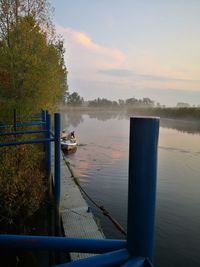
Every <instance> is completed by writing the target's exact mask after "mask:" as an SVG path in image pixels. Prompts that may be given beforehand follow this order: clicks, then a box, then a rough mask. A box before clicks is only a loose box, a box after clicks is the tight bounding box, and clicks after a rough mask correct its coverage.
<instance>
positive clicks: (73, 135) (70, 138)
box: [69, 131, 76, 143]
mask: <svg viewBox="0 0 200 267" xmlns="http://www.w3.org/2000/svg"><path fill="white" fill-rule="evenodd" d="M69 140H70V141H71V142H72V143H76V137H75V133H74V131H72V132H71V133H70V136H69Z"/></svg>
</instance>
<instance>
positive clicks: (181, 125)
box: [160, 119, 200, 134]
mask: <svg viewBox="0 0 200 267" xmlns="http://www.w3.org/2000/svg"><path fill="white" fill-rule="evenodd" d="M160 125H161V126H162V127H163V128H170V129H175V130H178V131H180V132H186V133H192V134H200V123H198V122H197V121H181V120H176V119H174V120H173V119H162V120H161V121H160Z"/></svg>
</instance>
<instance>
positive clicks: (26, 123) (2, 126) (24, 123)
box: [0, 121, 46, 129]
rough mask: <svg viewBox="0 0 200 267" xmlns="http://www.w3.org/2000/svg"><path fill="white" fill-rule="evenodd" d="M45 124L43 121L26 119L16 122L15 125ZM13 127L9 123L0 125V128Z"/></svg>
mask: <svg viewBox="0 0 200 267" xmlns="http://www.w3.org/2000/svg"><path fill="white" fill-rule="evenodd" d="M43 124H46V122H45V121H26V122H17V123H16V126H17V127H22V126H36V125H43ZM11 127H13V125H11V124H9V125H0V129H4V128H11Z"/></svg>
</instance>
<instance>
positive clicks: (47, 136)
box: [46, 111, 51, 181]
mask: <svg viewBox="0 0 200 267" xmlns="http://www.w3.org/2000/svg"><path fill="white" fill-rule="evenodd" d="M46 130H47V132H46V138H47V139H49V141H48V142H47V146H46V148H47V154H46V157H47V158H46V160H47V178H48V181H50V176H51V141H50V138H51V115H50V114H49V113H48V111H47V117H46Z"/></svg>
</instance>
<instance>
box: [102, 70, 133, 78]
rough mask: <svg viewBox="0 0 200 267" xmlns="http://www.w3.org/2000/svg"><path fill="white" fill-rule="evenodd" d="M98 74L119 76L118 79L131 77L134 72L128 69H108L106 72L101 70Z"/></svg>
mask: <svg viewBox="0 0 200 267" xmlns="http://www.w3.org/2000/svg"><path fill="white" fill-rule="evenodd" d="M98 73H101V74H105V75H109V76H118V77H129V76H132V75H133V72H132V71H131V70H127V69H106V70H99V71H98Z"/></svg>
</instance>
